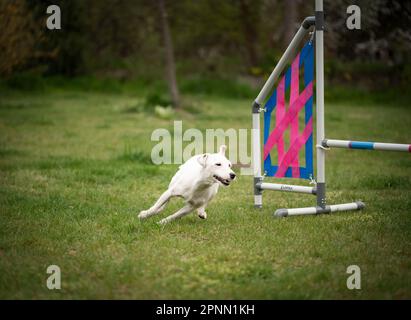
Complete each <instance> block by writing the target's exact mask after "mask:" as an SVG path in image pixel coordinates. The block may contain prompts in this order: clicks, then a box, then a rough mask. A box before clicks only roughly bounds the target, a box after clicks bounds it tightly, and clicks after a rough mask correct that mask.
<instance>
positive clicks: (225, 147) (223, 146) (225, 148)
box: [220, 144, 227, 156]
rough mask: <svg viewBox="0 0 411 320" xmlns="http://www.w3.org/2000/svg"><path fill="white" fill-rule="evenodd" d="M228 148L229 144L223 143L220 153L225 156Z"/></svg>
mask: <svg viewBox="0 0 411 320" xmlns="http://www.w3.org/2000/svg"><path fill="white" fill-rule="evenodd" d="M226 150H227V146H226V145H225V144H223V145H221V147H220V154H222V155H223V156H225V151H226Z"/></svg>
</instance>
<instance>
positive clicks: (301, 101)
mask: <svg viewBox="0 0 411 320" xmlns="http://www.w3.org/2000/svg"><path fill="white" fill-rule="evenodd" d="M312 95H313V83H312V81H311V82H310V83H309V84H308V85H307V87H305V89H304V90H303V92H302V93H301V94H300V96H299V97H298V98H297V99H296V100H295V101H294V103H293V104H292V105H291V106H290V109H289V110H288V112H287V113H286V114H285V115H284V117H283V118H282V120H281V121H280V122H279V123H278V124H276V127H275V129H274V130H273V131H272V132H271V134H270V136H269V137H268V139H267V142H266V144H265V145H264V160H265V159H266V158H267V156H268V154H269V153H270V151H271V149H272V148H273V147H274V146H275V145H276V144H277V143H278V141H279V139H280V138H282V136H283V133H284V131H285V130H286V129H287V126H288V125H289V124H290V122H291V121H292V120H293V119H294V118H295V117H296V116H297V114H298V112H299V111H300V110H301V109H302V108H303V107H304V105H305V103H306V102H307V101H308V99H309V98H310V97H311V96H312Z"/></svg>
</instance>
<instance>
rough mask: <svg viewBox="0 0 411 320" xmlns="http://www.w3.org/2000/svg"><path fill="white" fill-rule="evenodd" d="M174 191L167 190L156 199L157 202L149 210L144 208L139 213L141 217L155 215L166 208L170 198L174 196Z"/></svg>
mask: <svg viewBox="0 0 411 320" xmlns="http://www.w3.org/2000/svg"><path fill="white" fill-rule="evenodd" d="M172 196H173V195H172V193H171V191H170V190H167V191H165V192H164V193H163V194H162V195H161V196H160V198H158V200H157V201H156V203H155V204H154V205H153V206H152V207H151V208H150V209H148V210H143V211H141V212H140V213H139V214H138V218H139V219H145V218H148V217H150V216H152V215H155V214H157V213H159V212H160V211H161V210H163V209H164V207H165V206H166V204H167V202H168V201H169V200H170V198H171V197H172Z"/></svg>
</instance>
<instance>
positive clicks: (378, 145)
mask: <svg viewBox="0 0 411 320" xmlns="http://www.w3.org/2000/svg"><path fill="white" fill-rule="evenodd" d="M374 150H386V151H403V152H411V148H410V145H409V144H399V143H382V142H374Z"/></svg>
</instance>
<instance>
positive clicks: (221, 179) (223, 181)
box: [213, 174, 230, 186]
mask: <svg viewBox="0 0 411 320" xmlns="http://www.w3.org/2000/svg"><path fill="white" fill-rule="evenodd" d="M213 178H214V179H216V180H218V181H220V182H221V183H222V184H223V185H225V186H229V185H230V180H227V179H223V178H221V177H219V176H217V175H216V174H215V175H213Z"/></svg>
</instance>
